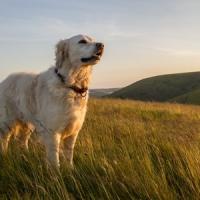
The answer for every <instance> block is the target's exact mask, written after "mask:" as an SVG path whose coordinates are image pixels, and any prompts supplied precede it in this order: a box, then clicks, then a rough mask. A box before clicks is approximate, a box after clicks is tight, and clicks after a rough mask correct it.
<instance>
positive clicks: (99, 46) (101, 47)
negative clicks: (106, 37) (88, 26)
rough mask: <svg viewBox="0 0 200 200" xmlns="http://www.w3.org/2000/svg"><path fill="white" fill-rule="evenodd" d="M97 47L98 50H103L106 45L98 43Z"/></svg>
mask: <svg viewBox="0 0 200 200" xmlns="http://www.w3.org/2000/svg"><path fill="white" fill-rule="evenodd" d="M96 47H97V48H98V49H103V48H104V44H103V43H96Z"/></svg>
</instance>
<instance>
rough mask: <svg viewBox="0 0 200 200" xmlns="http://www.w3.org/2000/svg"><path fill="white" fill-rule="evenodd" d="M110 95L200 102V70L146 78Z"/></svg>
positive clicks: (149, 99)
mask: <svg viewBox="0 0 200 200" xmlns="http://www.w3.org/2000/svg"><path fill="white" fill-rule="evenodd" d="M109 97H116V98H123V99H135V100H142V101H160V102H164V101H175V102H180V103H191V104H200V72H190V73H181V74H169V75H161V76H155V77H151V78H146V79H143V80H140V81H137V82H135V83H133V84H131V85H129V86H127V87H124V88H122V89H120V90H118V91H116V92H114V93H112V94H111V95H109Z"/></svg>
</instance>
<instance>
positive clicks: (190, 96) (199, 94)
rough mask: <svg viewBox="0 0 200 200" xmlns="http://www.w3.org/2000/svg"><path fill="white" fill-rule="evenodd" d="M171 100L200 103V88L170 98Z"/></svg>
mask: <svg viewBox="0 0 200 200" xmlns="http://www.w3.org/2000/svg"><path fill="white" fill-rule="evenodd" d="M169 101H171V102H178V103H184V104H196V105H200V89H197V90H194V91H192V92H188V93H186V94H183V95H181V96H178V97H175V98H172V99H170V100H169Z"/></svg>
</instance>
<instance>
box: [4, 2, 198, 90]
mask: <svg viewBox="0 0 200 200" xmlns="http://www.w3.org/2000/svg"><path fill="white" fill-rule="evenodd" d="M199 11H200V1H199V0H168V1H166V0H74V1H69V0H0V80H3V79H4V78H5V77H6V76H7V75H8V74H10V73H13V72H19V71H27V72H35V73H39V72H41V71H44V70H46V69H47V68H49V67H50V66H52V65H54V63H55V56H54V50H55V44H56V43H57V42H58V41H59V40H60V39H65V38H68V37H71V36H73V35H76V34H86V35H90V36H92V37H94V38H96V40H97V41H101V42H103V43H104V44H105V52H104V55H103V57H102V60H101V62H100V63H99V64H98V65H95V66H94V70H93V77H92V82H91V87H92V88H112V87H123V86H126V85H129V84H131V83H133V82H135V81H137V80H140V79H142V78H146V77H150V76H155V75H160V74H170V73H180V72H190V71H200V12H199Z"/></svg>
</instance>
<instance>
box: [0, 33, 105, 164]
mask: <svg viewBox="0 0 200 200" xmlns="http://www.w3.org/2000/svg"><path fill="white" fill-rule="evenodd" d="M103 49H104V45H103V44H102V43H96V42H95V41H94V40H93V39H91V38H90V37H88V36H85V35H77V36H74V37H72V38H70V39H66V40H61V41H60V42H58V44H57V45H56V64H55V66H54V67H52V68H50V69H48V70H47V71H45V72H43V73H41V74H27V73H18V74H12V75H10V76H9V77H8V78H7V79H6V80H4V81H3V82H2V83H1V84H0V137H1V147H2V151H3V152H6V150H7V147H8V142H9V139H10V137H11V135H13V134H19V135H21V141H22V142H23V143H24V145H25V146H26V148H28V139H29V137H30V134H31V130H33V127H34V129H35V130H36V132H37V133H38V135H39V136H40V138H41V140H42V142H43V143H44V145H45V147H46V151H47V157H48V159H49V161H51V162H52V163H54V164H55V165H56V166H59V150H60V146H61V143H62V145H63V147H64V149H63V151H64V155H65V157H66V159H67V161H69V163H70V164H71V165H72V161H73V149H74V144H75V141H76V138H77V135H78V132H79V130H80V129H81V127H82V124H83V121H84V118H85V114H86V106H87V101H88V84H89V81H90V76H91V71H92V66H93V65H95V64H97V63H98V62H99V60H100V58H101V56H102V53H103Z"/></svg>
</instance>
